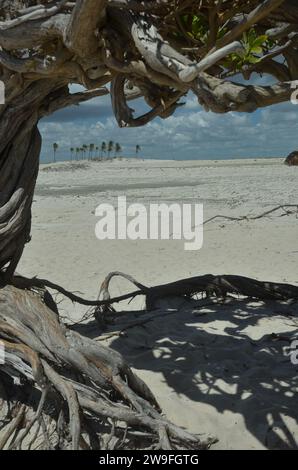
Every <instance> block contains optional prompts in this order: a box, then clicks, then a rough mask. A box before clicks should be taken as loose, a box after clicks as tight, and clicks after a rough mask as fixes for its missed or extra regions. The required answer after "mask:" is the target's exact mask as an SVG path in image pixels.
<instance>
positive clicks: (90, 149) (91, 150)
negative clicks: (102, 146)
mask: <svg viewBox="0 0 298 470" xmlns="http://www.w3.org/2000/svg"><path fill="white" fill-rule="evenodd" d="M94 147H95V145H94V144H90V145H89V160H92V157H93V152H94Z"/></svg>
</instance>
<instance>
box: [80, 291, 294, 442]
mask: <svg viewBox="0 0 298 470" xmlns="http://www.w3.org/2000/svg"><path fill="white" fill-rule="evenodd" d="M206 303H207V305H205V307H202V302H196V301H192V302H188V303H187V305H185V303H184V305H183V306H181V308H180V309H179V310H178V311H177V310H171V309H170V310H169V309H166V308H161V309H159V310H157V311H155V312H153V313H152V312H151V313H150V314H144V312H143V314H142V315H140V312H138V313H136V312H130V313H129V315H125V314H124V315H123V316H122V317H121V316H119V317H118V319H117V321H116V322H115V323H114V324H112V325H110V326H109V328H108V331H107V332H106V333H107V335H113V334H115V336H110V346H111V347H112V348H113V349H114V350H117V351H119V352H120V353H121V354H123V356H124V357H125V359H126V360H127V362H128V363H129V365H130V366H132V367H134V368H136V369H141V370H148V371H151V372H158V373H161V374H162V376H163V380H164V381H165V382H166V384H167V385H168V386H169V387H170V388H171V389H172V390H174V391H175V393H176V394H178V395H180V396H184V397H187V398H188V399H190V400H192V401H194V402H200V403H204V404H208V405H210V406H211V407H213V408H214V410H216V411H217V412H218V416H219V414H221V415H223V413H224V412H226V411H230V412H232V413H237V414H240V415H242V417H243V419H244V423H245V427H246V429H247V431H249V432H250V433H251V434H252V435H253V436H254V437H255V438H257V439H258V441H259V442H260V443H261V444H262V445H264V446H266V447H267V448H270V449H297V448H298V438H297V434H298V426H297V425H298V407H297V398H296V394H297V390H298V374H297V372H298V366H297V365H294V364H293V363H292V362H291V360H290V357H289V356H287V355H286V354H285V348H286V347H289V345H290V344H291V341H292V340H293V339H295V335H296V336H297V325H298V323H297V317H298V311H297V304H296V305H292V306H291V305H289V304H286V303H279V302H267V303H261V302H257V301H252V300H246V301H244V300H237V299H233V300H228V301H227V302H226V303H221V304H219V303H214V302H209V303H208V302H206V301H205V304H206ZM132 317H134V318H132ZM136 323H138V325H136ZM142 323H143V324H142ZM295 326H296V332H295ZM89 328H90V326H89ZM121 328H125V329H126V330H125V334H122V335H120V336H119V335H117V334H116V331H117V330H119V329H121ZM81 332H83V331H81ZM83 333H85V334H86V331H84V332H83ZM89 333H90V332H89ZM289 423H291V426H289ZM219 437H220V436H219Z"/></svg>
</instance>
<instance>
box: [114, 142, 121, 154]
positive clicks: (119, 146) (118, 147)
mask: <svg viewBox="0 0 298 470" xmlns="http://www.w3.org/2000/svg"><path fill="white" fill-rule="evenodd" d="M120 152H122V147H121V145H120V144H119V143H118V142H117V143H116V145H115V157H116V156H117V155H118V153H120Z"/></svg>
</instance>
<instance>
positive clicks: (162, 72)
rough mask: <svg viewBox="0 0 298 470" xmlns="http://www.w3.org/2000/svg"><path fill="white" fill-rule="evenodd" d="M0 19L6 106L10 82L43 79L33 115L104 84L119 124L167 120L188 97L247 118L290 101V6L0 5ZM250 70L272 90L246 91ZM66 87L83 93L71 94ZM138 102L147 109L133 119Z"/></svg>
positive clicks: (294, 66)
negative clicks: (48, 90)
mask: <svg viewBox="0 0 298 470" xmlns="http://www.w3.org/2000/svg"><path fill="white" fill-rule="evenodd" d="M0 16H1V21H0V46H1V51H0V64H1V75H2V80H3V79H4V81H5V82H6V84H7V90H6V96H7V98H6V99H7V104H8V105H9V102H10V100H11V97H12V96H14V95H15V86H16V85H15V84H16V81H22V83H24V84H26V85H27V86H28V85H29V84H30V83H32V82H34V83H36V82H38V81H42V80H45V79H46V80H47V81H49V80H50V81H51V82H52V84H53V85H54V89H55V93H54V96H53V95H51V96H47V99H45V100H44V104H45V106H43V109H42V110H40V114H41V115H43V114H47V113H50V112H53V111H55V110H56V109H59V108H60V107H62V106H66V105H68V104H72V103H78V102H80V101H84V100H87V99H89V98H92V97H94V96H96V95H101V94H103V93H108V91H107V90H105V89H103V88H102V87H103V86H104V85H106V84H108V83H110V84H111V86H110V93H111V98H112V106H113V110H114V113H115V116H116V118H117V121H118V123H119V125H120V126H140V125H144V124H146V123H147V122H148V121H150V120H151V119H153V118H155V117H156V116H160V117H162V118H166V117H168V116H169V115H171V114H172V113H173V112H174V111H175V109H176V108H177V106H179V105H180V104H181V103H180V100H181V98H183V96H184V95H185V94H186V93H187V92H188V91H189V90H192V91H193V93H195V95H196V96H197V97H198V102H199V104H201V105H202V106H204V108H205V109H206V110H211V111H213V112H217V113H225V112H228V111H239V112H252V111H254V110H256V109H257V108H259V107H264V106H269V105H271V104H274V103H280V102H283V101H287V100H289V99H290V96H291V92H292V88H291V87H292V81H294V80H295V79H297V78H298V55H297V44H298V39H297V38H298V36H297V30H298V26H297V25H298V5H297V2H296V1H295V0H265V1H262V2H260V1H255V0H245V1H242V0H200V1H197V0H155V1H151V0H142V1H138V0H77V1H75V2H69V1H66V0H62V1H61V0H60V1H54V2H53V1H44V2H43V5H41V4H40V2H39V1H34V0H33V1H30V0H27V1H26V0H24V1H9V2H8V1H5V0H2V1H0ZM253 72H256V73H258V74H268V75H270V76H271V77H273V78H274V82H275V83H273V84H271V85H270V86H269V85H268V86H263V87H262V86H255V85H253V84H250V82H249V81H250V78H251V76H252V73H253ZM239 78H240V79H239ZM69 83H78V84H81V85H83V86H84V87H85V88H86V89H87V90H88V91H87V92H86V93H79V94H75V95H70V94H69V93H68V89H67V88H65V86H66V85H68V84H69ZM137 97H143V98H144V99H145V101H146V102H147V104H149V106H150V107H151V111H149V112H148V113H146V114H145V115H143V116H139V117H135V116H134V114H133V110H132V109H131V108H130V107H129V104H128V101H129V100H131V99H134V98H137ZM2 113H3V111H2ZM99 113H100V110H99Z"/></svg>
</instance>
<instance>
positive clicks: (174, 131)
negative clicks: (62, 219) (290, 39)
mask: <svg viewBox="0 0 298 470" xmlns="http://www.w3.org/2000/svg"><path fill="white" fill-rule="evenodd" d="M84 106H86V108H85V109H84V112H83V113H82V118H80V108H76V110H75V112H76V116H75V118H74V119H67V120H66V121H63V120H62V121H60V122H59V120H58V117H57V118H55V117H54V118H53V120H52V121H50V122H49V121H43V122H42V123H41V124H40V129H41V132H42V135H43V139H44V145H43V152H42V156H43V159H44V160H50V159H51V157H52V144H53V142H58V144H59V147H60V150H59V152H58V158H60V159H67V158H68V157H69V148H70V147H71V146H73V147H77V146H81V145H82V144H84V143H85V144H89V143H91V142H92V143H94V144H96V145H100V144H101V142H102V141H108V140H114V141H116V142H119V143H120V144H121V145H122V147H123V149H124V152H123V154H124V155H128V156H129V155H134V149H135V146H136V144H139V145H141V147H142V156H145V157H154V158H188V159H191V158H237V157H257V156H285V155H287V154H288V153H289V152H290V151H293V150H294V149H296V148H297V137H296V134H297V129H296V128H297V124H296V121H297V118H298V106H297V107H295V106H294V105H292V104H291V103H289V104H288V103H286V104H283V105H279V106H274V107H271V108H267V109H264V110H261V111H258V112H256V113H254V114H239V113H228V114H225V115H217V114H213V113H206V112H205V111H204V110H202V108H201V107H200V106H199V105H198V103H197V100H196V98H195V97H194V96H193V95H189V96H188V97H187V99H186V105H185V107H183V108H181V109H180V110H178V111H177V113H176V115H174V116H171V117H170V118H168V119H166V120H162V119H156V120H155V121H153V122H151V123H149V124H148V125H147V126H145V127H143V128H125V129H119V128H118V126H117V124H116V121H115V119H114V117H112V115H111V114H110V115H108V116H107V115H106V116H105V117H104V118H103V119H102V120H99V119H98V118H96V116H97V108H96V107H98V116H99V117H100V112H101V109H102V107H103V106H104V109H106V110H108V112H109V113H111V110H110V105H109V97H104V100H102V101H94V102H92V103H91V104H90V103H89V105H87V104H86V105H84ZM88 106H91V107H92V109H93V110H94V109H95V113H92V117H91V118H88V113H87V111H88V110H89V109H91V108H88ZM139 112H144V107H143V111H142V106H141V109H140V110H139ZM94 116H95V117H94ZM55 119H57V121H55Z"/></svg>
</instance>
